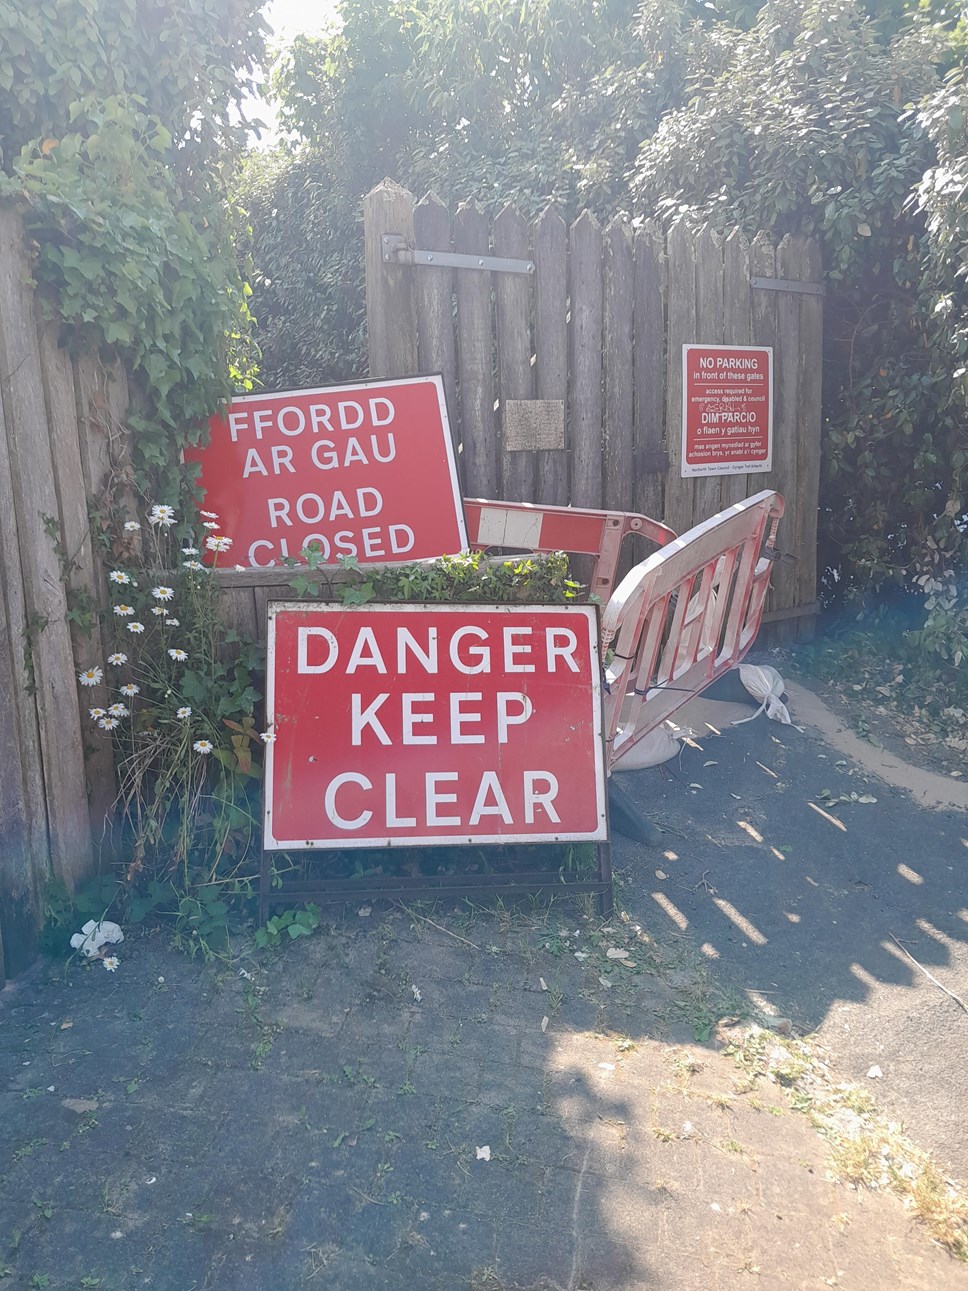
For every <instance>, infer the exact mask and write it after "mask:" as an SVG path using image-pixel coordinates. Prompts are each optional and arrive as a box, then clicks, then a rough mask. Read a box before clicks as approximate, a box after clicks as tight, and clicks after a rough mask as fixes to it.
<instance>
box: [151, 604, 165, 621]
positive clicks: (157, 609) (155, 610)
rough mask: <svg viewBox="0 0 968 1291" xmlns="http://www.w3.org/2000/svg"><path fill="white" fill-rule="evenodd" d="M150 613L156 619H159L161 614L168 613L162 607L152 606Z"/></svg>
mask: <svg viewBox="0 0 968 1291" xmlns="http://www.w3.org/2000/svg"><path fill="white" fill-rule="evenodd" d="M151 612H152V614H154V616H155V617H156V618H159V617H160V616H161V615H162V614H167V613H168V611H167V610H166V609H165V607H164V606H163V605H152V607H151Z"/></svg>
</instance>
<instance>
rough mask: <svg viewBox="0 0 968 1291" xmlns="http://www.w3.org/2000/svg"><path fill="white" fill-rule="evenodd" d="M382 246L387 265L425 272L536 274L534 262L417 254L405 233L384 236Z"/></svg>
mask: <svg viewBox="0 0 968 1291" xmlns="http://www.w3.org/2000/svg"><path fill="white" fill-rule="evenodd" d="M381 242H382V245H383V260H384V263H386V264H410V265H418V266H423V268H425V269H480V270H483V271H484V272H485V273H534V261H533V260H509V259H507V258H506V257H504V256H475V255H465V254H462V253H460V252H457V251H416V250H414V248H413V247H412V246H410V244H409V243H408V242H407V239H406V238H405V237H404V236H403V234H402V233H384V234H383V236H382V238H381Z"/></svg>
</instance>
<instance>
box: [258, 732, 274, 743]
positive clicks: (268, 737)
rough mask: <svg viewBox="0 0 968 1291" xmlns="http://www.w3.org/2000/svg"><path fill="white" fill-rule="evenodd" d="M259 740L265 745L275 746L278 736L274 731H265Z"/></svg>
mask: <svg viewBox="0 0 968 1291" xmlns="http://www.w3.org/2000/svg"><path fill="white" fill-rule="evenodd" d="M259 739H260V740H261V741H262V743H263V744H274V743H275V739H276V735H275V732H274V731H263V732H262V734H261V735H260V736H259Z"/></svg>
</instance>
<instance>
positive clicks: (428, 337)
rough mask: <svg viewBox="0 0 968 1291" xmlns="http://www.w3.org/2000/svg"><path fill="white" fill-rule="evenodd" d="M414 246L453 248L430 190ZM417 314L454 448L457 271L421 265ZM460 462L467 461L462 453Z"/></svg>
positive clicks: (423, 351)
mask: <svg viewBox="0 0 968 1291" xmlns="http://www.w3.org/2000/svg"><path fill="white" fill-rule="evenodd" d="M413 237H414V246H415V247H417V248H418V249H419V250H421V251H449V250H450V249H451V243H450V215H449V213H448V211H447V207H446V206H445V205H444V204H443V202H442V201H441V200H440V198H439V197H438V196H437V195H436V194H435V193H428V195H427V196H426V197H425V198H423V200H422V201H420V202H418V203H417V205H416V206H415V207H414V212H413ZM413 289H414V301H415V308H416V318H417V366H418V369H419V371H420V373H421V374H422V375H424V376H431V375H433V374H434V373H437V372H439V373H440V374H441V376H442V377H443V378H444V395H445V396H446V399H447V411H448V414H449V416H450V421H451V427H450V431H451V435H452V436H453V438H454V448H455V450H456V448H457V445H458V444H459V443H460V424H459V423H460V415H459V408H458V403H457V338H456V336H455V335H454V271H453V270H452V269H420V270H419V271H417V272H415V273H414V281H413ZM457 462H458V465H459V466H460V465H463V463H462V462H461V459H460V457H458V458H457Z"/></svg>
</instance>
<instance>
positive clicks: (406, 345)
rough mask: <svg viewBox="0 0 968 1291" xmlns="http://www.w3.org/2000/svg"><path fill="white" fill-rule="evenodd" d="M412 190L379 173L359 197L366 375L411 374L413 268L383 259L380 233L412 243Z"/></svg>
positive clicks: (414, 326) (413, 357) (413, 369)
mask: <svg viewBox="0 0 968 1291" xmlns="http://www.w3.org/2000/svg"><path fill="white" fill-rule="evenodd" d="M413 207H414V200H413V194H412V193H409V192H408V191H407V190H406V189H405V188H403V187H401V185H400V184H397V183H395V182H394V181H393V180H392V179H384V180H383V181H382V182H381V183H379V184H377V186H376V187H375V188H373V189H371V190H370V192H369V193H367V195H366V197H365V198H364V199H363V242H364V260H365V266H366V329H367V354H368V360H369V375H370V376H371V377H410V376H415V375H416V374H417V371H418V366H417V314H416V309H415V306H414V298H413V271H412V270H411V269H410V267H409V266H408V265H401V264H395V263H394V262H392V261H387V260H386V259H384V245H383V235H384V234H385V233H393V234H398V235H399V236H401V237H402V238H403V239H404V240H405V242H406V245H407V246H408V247H412V246H413Z"/></svg>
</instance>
